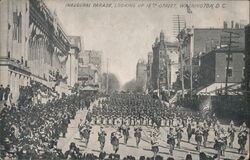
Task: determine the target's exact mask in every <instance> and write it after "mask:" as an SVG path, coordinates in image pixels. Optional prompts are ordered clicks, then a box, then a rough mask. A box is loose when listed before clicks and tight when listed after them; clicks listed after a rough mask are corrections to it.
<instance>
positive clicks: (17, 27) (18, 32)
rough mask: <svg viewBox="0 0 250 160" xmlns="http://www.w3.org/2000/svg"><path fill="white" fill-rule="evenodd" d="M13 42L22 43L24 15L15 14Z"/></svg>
mask: <svg viewBox="0 0 250 160" xmlns="http://www.w3.org/2000/svg"><path fill="white" fill-rule="evenodd" d="M13 40H17V41H18V43H21V42H22V13H21V12H19V14H18V13H17V12H13Z"/></svg>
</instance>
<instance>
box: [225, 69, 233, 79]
mask: <svg viewBox="0 0 250 160" xmlns="http://www.w3.org/2000/svg"><path fill="white" fill-rule="evenodd" d="M226 70H227V69H226ZM227 75H228V77H232V76H233V69H232V68H228V70H227Z"/></svg>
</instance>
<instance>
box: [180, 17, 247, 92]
mask: <svg viewBox="0 0 250 160" xmlns="http://www.w3.org/2000/svg"><path fill="white" fill-rule="evenodd" d="M231 26H232V27H231V28H229V27H228V26H227V23H224V28H187V29H184V30H183V31H182V32H183V35H184V38H183V41H182V44H181V51H182V56H183V70H184V71H183V77H184V82H185V83H184V84H185V85H184V86H185V89H190V88H191V76H192V87H193V89H194V88H200V87H201V88H202V86H201V85H205V84H204V82H202V80H198V79H199V76H200V73H201V72H202V71H200V69H201V68H200V67H201V65H203V67H204V64H202V63H205V61H204V56H202V55H204V54H208V53H210V52H212V51H216V52H221V51H218V49H221V48H223V47H227V46H228V43H229V41H228V38H227V39H225V37H229V33H228V32H234V33H237V34H238V37H239V38H237V40H236V41H237V44H234V45H233V48H234V50H235V47H237V49H236V51H237V52H242V51H243V50H244V48H245V39H244V34H245V33H244V29H243V28H242V25H239V24H238V23H236V25H234V23H233V22H232V23H231ZM182 32H181V33H182ZM234 36H235V35H234ZM225 41H227V42H225ZM233 41H235V39H234V40H233ZM226 43H227V44H226ZM210 54H211V53H210ZM216 55H217V54H216ZM237 55H239V54H237ZM201 57H203V61H201ZM215 58H216V59H218V58H220V57H219V56H215ZM234 62H235V61H234ZM211 63H212V62H211ZM222 63H224V62H222ZM235 63H238V62H235ZM207 65H208V64H207ZM215 67H217V66H215ZM191 70H192V72H191ZM201 74H203V73H201ZM210 78H211V77H210ZM240 78H242V77H240ZM205 81H206V80H205ZM221 83H225V78H224V82H221ZM206 85H208V84H206ZM222 86H224V85H222Z"/></svg>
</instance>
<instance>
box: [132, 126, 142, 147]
mask: <svg viewBox="0 0 250 160" xmlns="http://www.w3.org/2000/svg"><path fill="white" fill-rule="evenodd" d="M134 131H135V133H134V136H135V139H136V147H137V148H138V147H139V143H140V141H141V132H142V129H141V127H140V126H139V125H137V126H136V127H135V128H134Z"/></svg>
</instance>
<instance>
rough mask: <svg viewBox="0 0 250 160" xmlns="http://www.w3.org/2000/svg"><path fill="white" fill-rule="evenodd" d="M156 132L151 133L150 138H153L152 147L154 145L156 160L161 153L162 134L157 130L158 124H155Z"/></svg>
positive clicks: (153, 150)
mask: <svg viewBox="0 0 250 160" xmlns="http://www.w3.org/2000/svg"><path fill="white" fill-rule="evenodd" d="M154 127H155V128H154V130H153V131H152V132H151V134H150V137H151V145H152V149H151V150H152V152H153V153H154V156H153V157H154V159H155V157H156V155H157V153H158V152H159V135H160V132H159V130H157V129H156V124H155V123H154Z"/></svg>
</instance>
